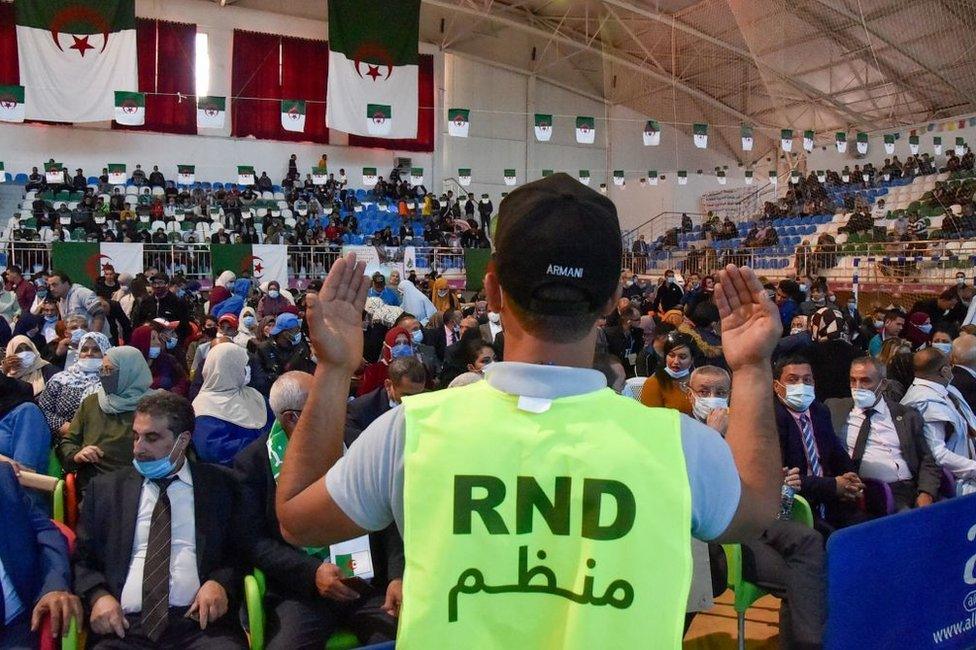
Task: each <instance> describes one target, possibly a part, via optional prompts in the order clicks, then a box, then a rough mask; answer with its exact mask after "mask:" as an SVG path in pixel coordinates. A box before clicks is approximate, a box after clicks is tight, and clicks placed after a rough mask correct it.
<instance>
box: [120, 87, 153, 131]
mask: <svg viewBox="0 0 976 650" xmlns="http://www.w3.org/2000/svg"><path fill="white" fill-rule="evenodd" d="M115 121H116V122H118V123H119V124H124V125H125V126H142V125H143V124H145V123H146V95H145V94H144V93H133V92H128V91H124V90H116V91H115Z"/></svg>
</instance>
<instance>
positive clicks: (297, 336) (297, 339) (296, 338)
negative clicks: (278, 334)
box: [288, 332, 302, 345]
mask: <svg viewBox="0 0 976 650" xmlns="http://www.w3.org/2000/svg"><path fill="white" fill-rule="evenodd" d="M288 340H289V341H291V344H292V345H298V344H299V343H301V342H302V333H301V332H295V333H294V334H292V335H291V336H289V337H288Z"/></svg>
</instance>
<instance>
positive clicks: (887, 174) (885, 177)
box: [881, 172, 891, 183]
mask: <svg viewBox="0 0 976 650" xmlns="http://www.w3.org/2000/svg"><path fill="white" fill-rule="evenodd" d="M881 178H883V179H884V181H885V183H887V182H888V181H890V180H891V172H885V173H883V174H881Z"/></svg>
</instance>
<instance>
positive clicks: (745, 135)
mask: <svg viewBox="0 0 976 650" xmlns="http://www.w3.org/2000/svg"><path fill="white" fill-rule="evenodd" d="M739 136H740V137H741V138H742V150H743V151H752V145H753V143H754V139H753V129H752V127H751V126H749V125H748V124H743V125H742V126H741V127H740V128H739Z"/></svg>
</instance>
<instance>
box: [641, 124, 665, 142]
mask: <svg viewBox="0 0 976 650" xmlns="http://www.w3.org/2000/svg"><path fill="white" fill-rule="evenodd" d="M659 144H661V125H660V124H658V122H657V120H647V124H645V125H644V146H645V147H656V146H657V145H659Z"/></svg>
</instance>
